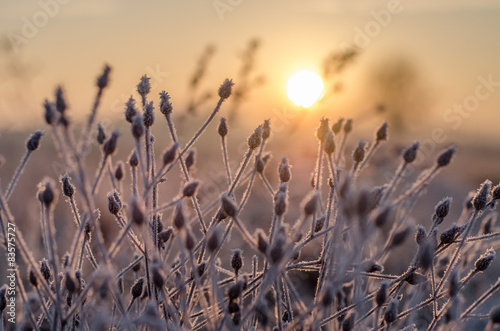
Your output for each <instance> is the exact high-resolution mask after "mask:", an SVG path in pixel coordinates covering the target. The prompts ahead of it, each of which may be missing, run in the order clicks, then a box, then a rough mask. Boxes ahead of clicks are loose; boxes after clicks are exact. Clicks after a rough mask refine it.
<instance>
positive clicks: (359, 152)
mask: <svg viewBox="0 0 500 331" xmlns="http://www.w3.org/2000/svg"><path fill="white" fill-rule="evenodd" d="M365 152H366V142H365V141H364V140H363V139H361V140H360V141H359V142H358V146H357V147H356V149H355V150H354V152H353V153H352V159H353V160H354V162H356V163H361V162H363V160H364V159H365Z"/></svg>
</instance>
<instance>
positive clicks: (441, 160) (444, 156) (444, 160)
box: [437, 145, 457, 167]
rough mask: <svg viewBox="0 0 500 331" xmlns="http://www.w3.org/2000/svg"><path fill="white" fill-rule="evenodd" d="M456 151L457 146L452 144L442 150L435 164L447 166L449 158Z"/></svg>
mask: <svg viewBox="0 0 500 331" xmlns="http://www.w3.org/2000/svg"><path fill="white" fill-rule="evenodd" d="M456 151H457V148H456V147H455V146H453V145H451V146H450V147H448V148H447V149H445V150H444V151H442V152H441V154H439V156H438V158H437V166H438V167H445V166H447V165H448V164H449V163H450V162H451V158H452V157H453V155H454V154H455V152H456Z"/></svg>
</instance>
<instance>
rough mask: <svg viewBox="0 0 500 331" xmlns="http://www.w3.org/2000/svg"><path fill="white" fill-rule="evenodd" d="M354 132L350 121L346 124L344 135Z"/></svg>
mask: <svg viewBox="0 0 500 331" xmlns="http://www.w3.org/2000/svg"><path fill="white" fill-rule="evenodd" d="M351 131H352V119H348V120H347V121H346V122H345V124H344V133H345V134H348V133H349V132H351Z"/></svg>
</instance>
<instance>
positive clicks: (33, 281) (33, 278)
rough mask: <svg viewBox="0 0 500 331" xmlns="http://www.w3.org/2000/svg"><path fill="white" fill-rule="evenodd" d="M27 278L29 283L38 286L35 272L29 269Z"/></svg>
mask: <svg viewBox="0 0 500 331" xmlns="http://www.w3.org/2000/svg"><path fill="white" fill-rule="evenodd" d="M29 280H30V284H31V285H33V286H34V287H37V286H38V279H37V278H36V275H35V273H34V272H33V270H31V269H30V271H29Z"/></svg>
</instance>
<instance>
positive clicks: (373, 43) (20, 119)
mask: <svg viewBox="0 0 500 331" xmlns="http://www.w3.org/2000/svg"><path fill="white" fill-rule="evenodd" d="M499 34H500V3H499V2H498V1H493V0H490V1H488V0H480V1H477V0H476V1H474V0H455V1H452V0H442V1H439V2H436V1H426V0H420V1H418V0H400V1H397V0H390V1H380V0H351V1H347V0H308V1H305V0H304V1H299V0H287V1H285V0H273V1H263V0H252V1H250V0H191V1H182V0H171V1H160V0H151V1H132V0H120V1H118V0H110V1H98V0H86V1H83V0H39V1H24V0H1V1H0V38H1V40H2V45H3V47H2V49H1V50H0V114H1V115H2V120H1V121H0V129H1V130H2V131H4V132H6V131H15V130H22V129H25V128H27V127H28V128H31V127H37V126H40V124H41V123H40V121H41V118H42V117H41V114H42V106H41V105H42V103H43V101H44V99H45V98H52V96H53V92H54V89H55V87H56V86H57V85H59V84H61V85H62V86H63V88H64V90H65V92H66V94H67V97H68V102H69V104H70V107H71V112H72V113H71V114H72V117H73V118H74V119H75V120H80V119H83V118H84V116H85V115H86V114H87V112H88V110H89V109H90V106H91V103H92V100H93V96H94V94H95V87H94V85H93V84H94V82H95V79H96V77H97V76H98V74H99V73H100V71H101V70H102V68H103V65H104V64H105V63H108V64H109V65H111V66H112V68H113V72H112V76H111V77H112V78H111V79H112V82H111V86H110V88H109V89H108V91H106V94H105V97H104V99H103V103H102V108H101V113H100V114H101V116H103V117H106V118H110V119H113V118H114V117H115V116H121V112H122V111H123V105H124V102H125V101H126V99H128V97H129V96H130V95H131V94H134V89H135V86H136V84H137V83H138V81H139V79H140V77H141V76H142V75H143V74H146V75H148V76H149V77H151V82H152V84H153V91H152V92H153V94H152V96H153V100H155V98H156V96H157V95H158V92H159V91H161V90H166V91H167V92H169V93H170V94H171V96H172V100H173V103H174V111H176V112H178V113H181V112H185V111H186V108H187V105H188V100H189V89H188V82H189V80H190V79H191V77H192V75H193V72H194V70H195V68H196V63H197V61H198V59H199V57H200V55H201V54H202V53H203V50H204V49H205V47H206V46H207V45H209V44H213V45H214V46H215V47H216V52H215V53H214V56H213V58H212V60H211V61H210V64H209V66H208V68H207V73H206V76H205V78H204V79H203V81H202V83H201V88H200V91H204V90H210V91H212V92H215V91H216V90H217V87H218V85H219V84H220V83H221V82H222V81H223V80H224V79H225V78H226V77H228V78H234V79H235V82H236V84H238V81H237V77H238V72H239V70H240V67H241V60H240V57H239V56H240V55H241V54H242V52H243V50H244V49H245V48H246V47H247V44H248V42H249V41H250V40H251V39H252V38H258V39H259V40H260V42H261V47H260V48H259V49H258V51H257V53H256V62H255V68H254V70H253V71H252V75H253V77H260V76H264V77H265V83H264V84H263V85H260V86H258V87H255V88H252V89H249V90H248V95H247V97H246V99H245V101H244V103H243V104H242V105H241V107H240V113H241V114H242V115H241V116H242V117H243V116H245V114H249V113H251V114H252V116H249V117H248V118H249V122H250V124H253V123H251V122H253V121H255V122H259V121H261V120H262V119H265V118H271V117H273V116H274V117H276V116H277V115H276V114H277V112H278V113H279V112H280V111H285V110H286V111H295V110H296V107H295V106H294V105H293V104H292V103H291V102H290V101H289V100H288V99H287V98H286V91H285V89H286V81H287V79H288V78H289V77H290V75H291V74H293V73H294V72H296V71H298V70H301V69H310V70H315V71H320V70H321V64H322V62H323V60H324V59H325V58H326V57H327V56H328V55H329V54H332V53H339V52H343V51H345V49H346V46H354V47H356V49H357V51H358V52H359V56H358V57H357V58H356V59H355V61H354V62H353V63H352V64H350V65H349V66H348V67H347V68H346V69H345V70H344V71H343V72H342V73H341V75H339V77H338V79H339V80H340V81H341V82H342V89H341V92H339V93H336V94H335V95H333V96H331V97H329V98H328V100H325V102H323V103H321V106H317V107H315V108H314V107H313V108H312V109H311V110H310V111H311V112H316V113H317V114H318V116H319V115H320V114H327V115H328V116H330V117H332V118H336V117H339V116H344V117H349V116H352V117H356V116H358V117H359V116H364V115H363V114H365V113H366V114H372V113H371V112H370V111H371V110H373V109H375V108H376V106H377V105H380V104H387V105H388V108H389V111H391V112H393V113H394V112H395V113H401V114H405V115H404V116H405V117H408V118H411V119H412V120H411V124H413V126H414V127H412V129H414V130H415V131H418V130H432V129H436V128H438V129H442V130H444V131H445V132H447V133H449V134H458V133H461V134H462V133H467V134H470V135H476V136H478V137H483V136H487V137H498V134H499V133H498V130H497V129H496V127H495V125H494V123H498V121H499V120H500V115H499V112H498V107H499V106H500V66H498V59H499V58H500V43H499V42H498V40H499ZM398 65H401V66H400V67H398ZM401 67H402V68H403V69H405V70H406V71H405V72H406V73H407V76H404V77H407V78H404V79H406V80H408V81H410V82H407V81H406V80H404V84H399V83H396V84H395V86H394V84H393V85H391V83H390V82H391V81H394V80H393V79H389V81H390V82H389V83H388V82H387V79H386V81H385V83H384V84H386V85H387V84H389V85H390V86H392V87H390V88H389V90H390V91H389V90H388V87H387V86H386V85H384V84H382V83H381V82H380V78H381V77H392V76H390V73H391V72H394V70H395V69H394V68H401ZM408 77H410V78H408ZM405 84H407V85H405ZM389 85H388V86H389ZM402 85H405V86H407V88H408V89H409V90H411V92H408V91H407V90H404V88H403V87H402ZM405 91H406V92H405ZM405 93H406V94H408V95H406V94H405ZM401 95H404V96H403V97H401ZM135 96H137V95H136V94H135ZM389 96H390V97H392V98H395V99H398V98H399V99H398V100H396V101H394V102H392V101H388V100H386V98H388V97H389ZM400 99H404V100H400ZM155 101H156V100H155ZM212 103H214V102H213V100H212ZM210 107H211V104H210V101H209V102H208V103H206V104H204V105H203V107H202V108H203V109H204V108H207V110H206V111H208V108H210ZM403 108H404V109H403ZM203 109H202V110H201V111H203ZM413 119H415V121H413Z"/></svg>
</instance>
